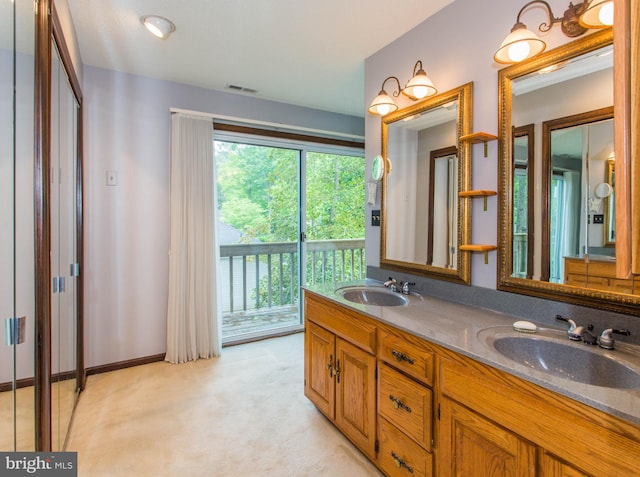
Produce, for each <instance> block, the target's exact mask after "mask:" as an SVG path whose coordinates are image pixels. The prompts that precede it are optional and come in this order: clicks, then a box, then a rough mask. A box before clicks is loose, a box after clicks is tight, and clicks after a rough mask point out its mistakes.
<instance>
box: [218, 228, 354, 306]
mask: <svg viewBox="0 0 640 477" xmlns="http://www.w3.org/2000/svg"><path fill="white" fill-rule="evenodd" d="M303 246H304V248H305V254H306V261H305V270H306V283H307V284H323V283H336V282H342V281H347V280H357V279H361V278H365V276H366V263H365V255H364V253H365V252H364V239H345V240H319V241H307V242H305V243H304V245H303ZM297 258H298V244H297V242H280V243H255V244H234V245H221V246H220V275H221V276H220V280H221V283H222V290H223V297H222V299H223V302H222V311H223V313H224V314H225V315H226V314H229V313H234V312H236V311H243V312H244V311H248V310H259V309H264V308H271V307H282V306H291V305H297V303H298V300H299V288H300V287H299V283H300V277H299V272H298V266H297Z"/></svg>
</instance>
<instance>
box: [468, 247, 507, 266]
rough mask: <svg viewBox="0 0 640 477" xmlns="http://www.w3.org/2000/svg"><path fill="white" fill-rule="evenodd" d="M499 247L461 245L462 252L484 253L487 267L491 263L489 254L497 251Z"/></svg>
mask: <svg viewBox="0 0 640 477" xmlns="http://www.w3.org/2000/svg"><path fill="white" fill-rule="evenodd" d="M497 249H498V247H497V246H496V245H471V244H469V245H460V250H462V251H465V252H482V253H484V263H485V265H486V264H487V263H489V252H491V251H492V250H497Z"/></svg>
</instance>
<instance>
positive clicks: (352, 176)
mask: <svg viewBox="0 0 640 477" xmlns="http://www.w3.org/2000/svg"><path fill="white" fill-rule="evenodd" d="M305 169H306V174H305V179H306V180H305V190H306V197H305V214H306V219H305V234H306V240H305V243H304V247H305V259H306V260H305V267H304V271H305V283H306V284H307V285H310V284H320V283H337V282H343V281H348V280H357V279H361V278H365V277H366V261H365V256H364V224H365V217H364V203H365V161H364V158H363V157H362V156H347V155H343V154H335V153H324V152H307V153H306V161H305Z"/></svg>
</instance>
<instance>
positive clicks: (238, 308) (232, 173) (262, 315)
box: [215, 141, 300, 343]
mask: <svg viewBox="0 0 640 477" xmlns="http://www.w3.org/2000/svg"><path fill="white" fill-rule="evenodd" d="M215 161H216V174H217V198H218V223H217V224H216V226H217V230H218V243H219V246H220V267H219V273H220V276H219V280H221V283H222V284H223V285H222V290H223V291H222V296H221V297H218V299H220V300H222V309H223V324H222V337H223V342H225V343H230V342H233V341H239V340H248V339H251V338H253V337H258V336H264V335H268V334H273V333H281V332H283V331H286V330H289V329H292V328H296V327H299V326H300V316H299V311H298V304H299V296H298V295H299V292H298V290H299V283H300V282H299V262H298V256H299V255H298V248H299V247H298V237H299V223H298V222H299V208H298V204H299V199H298V195H299V193H298V191H299V180H298V177H299V167H300V166H299V164H300V151H299V150H296V149H289V148H283V147H273V146H270V145H260V144H247V143H245V142H243V143H240V142H231V141H215Z"/></svg>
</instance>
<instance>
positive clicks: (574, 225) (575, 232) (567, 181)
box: [556, 171, 582, 282]
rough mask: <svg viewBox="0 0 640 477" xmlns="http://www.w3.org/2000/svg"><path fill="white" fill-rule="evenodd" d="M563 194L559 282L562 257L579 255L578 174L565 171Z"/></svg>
mask: <svg viewBox="0 0 640 477" xmlns="http://www.w3.org/2000/svg"><path fill="white" fill-rule="evenodd" d="M562 175H563V177H564V194H563V200H562V208H560V210H561V211H562V215H561V216H560V217H559V219H560V222H559V224H558V225H559V227H560V230H559V233H558V237H559V242H560V246H559V248H558V257H557V261H556V263H557V264H558V272H557V275H556V276H557V277H558V280H559V281H560V282H562V280H564V257H575V256H576V255H577V254H579V253H580V247H579V243H580V235H579V234H580V215H581V211H582V209H581V208H580V198H581V195H582V191H581V186H582V185H581V183H580V173H579V172H577V171H565V172H563V174H562Z"/></svg>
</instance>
